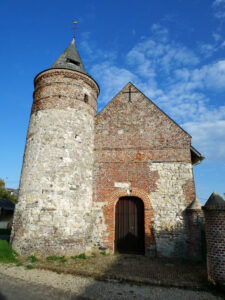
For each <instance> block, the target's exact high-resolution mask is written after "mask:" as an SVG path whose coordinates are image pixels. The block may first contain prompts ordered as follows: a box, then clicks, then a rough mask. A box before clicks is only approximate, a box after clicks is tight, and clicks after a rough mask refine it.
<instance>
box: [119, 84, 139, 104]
mask: <svg viewBox="0 0 225 300" xmlns="http://www.w3.org/2000/svg"><path fill="white" fill-rule="evenodd" d="M122 93H123V94H128V95H129V98H128V102H132V101H131V94H132V93H138V91H131V86H129V88H128V91H126V92H122Z"/></svg>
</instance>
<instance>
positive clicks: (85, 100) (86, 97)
mask: <svg viewBox="0 0 225 300" xmlns="http://www.w3.org/2000/svg"><path fill="white" fill-rule="evenodd" d="M84 102H85V103H88V95H87V94H84Z"/></svg>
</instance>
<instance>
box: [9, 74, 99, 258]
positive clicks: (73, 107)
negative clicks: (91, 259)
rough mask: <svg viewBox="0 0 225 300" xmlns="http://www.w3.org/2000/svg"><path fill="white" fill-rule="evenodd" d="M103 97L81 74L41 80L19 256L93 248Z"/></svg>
mask: <svg viewBox="0 0 225 300" xmlns="http://www.w3.org/2000/svg"><path fill="white" fill-rule="evenodd" d="M97 94H98V87H97V85H96V83H95V82H94V81H93V80H92V79H90V77H88V76H86V75H83V74H81V73H79V72H76V71H69V70H60V71H59V70H54V69H53V70H48V71H45V72H43V73H41V74H40V75H38V77H37V78H36V80H35V93H34V103H33V107H32V114H31V118H30V123H29V129H28V134H27V141H26V149H25V155H24V161H23V169H22V174H21V181H20V192H19V201H18V204H17V206H16V211H15V217H14V223H13V230H12V235H11V243H12V246H13V248H14V249H15V250H16V251H18V252H19V253H22V254H32V253H36V254H39V255H44V256H46V255H51V254H56V255H73V254H76V253H81V252H87V251H88V249H89V248H88V247H89V245H88V241H89V240H90V239H91V233H92V230H93V222H94V220H92V217H91V215H90V211H91V207H92V181H93V178H92V166H93V148H94V115H95V109H96V98H97ZM85 95H88V102H85V101H84V98H85V99H87V96H86V97H84V96H85Z"/></svg>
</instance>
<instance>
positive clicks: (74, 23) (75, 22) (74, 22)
mask: <svg viewBox="0 0 225 300" xmlns="http://www.w3.org/2000/svg"><path fill="white" fill-rule="evenodd" d="M72 23H73V25H74V32H73V38H74V40H75V33H76V25H77V23H78V21H72Z"/></svg>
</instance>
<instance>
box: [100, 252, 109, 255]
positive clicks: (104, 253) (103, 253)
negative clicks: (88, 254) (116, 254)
mask: <svg viewBox="0 0 225 300" xmlns="http://www.w3.org/2000/svg"><path fill="white" fill-rule="evenodd" d="M101 254H102V255H105V256H108V255H109V253H107V252H106V251H104V252H101Z"/></svg>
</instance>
